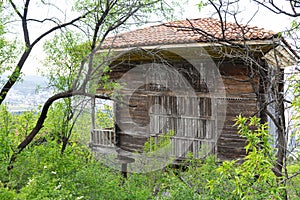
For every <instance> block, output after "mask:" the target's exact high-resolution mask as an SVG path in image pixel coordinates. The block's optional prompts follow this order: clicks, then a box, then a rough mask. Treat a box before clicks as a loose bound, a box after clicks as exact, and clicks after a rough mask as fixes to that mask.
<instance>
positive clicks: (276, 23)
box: [23, 0, 291, 75]
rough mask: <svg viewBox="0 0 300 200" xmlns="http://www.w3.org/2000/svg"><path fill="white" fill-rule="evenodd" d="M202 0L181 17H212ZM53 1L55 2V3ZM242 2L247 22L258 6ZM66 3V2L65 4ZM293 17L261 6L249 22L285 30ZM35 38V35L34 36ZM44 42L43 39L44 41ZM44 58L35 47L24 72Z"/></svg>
mask: <svg viewBox="0 0 300 200" xmlns="http://www.w3.org/2000/svg"><path fill="white" fill-rule="evenodd" d="M199 1H200V0H188V5H184V4H182V5H183V6H184V7H183V10H184V12H183V15H182V17H181V19H186V18H189V19H193V18H201V17H211V16H212V13H211V11H212V10H211V7H206V8H204V9H203V10H201V12H199V10H198V7H197V3H199ZM55 2H59V3H63V4H64V3H66V2H67V0H65V1H55ZM55 2H53V3H55ZM241 2H242V4H241V5H240V8H239V10H241V11H242V13H241V14H240V16H239V19H241V22H242V23H243V24H246V23H247V22H248V21H249V20H250V19H251V17H252V16H253V14H254V13H255V12H256V10H257V8H258V6H257V5H255V4H254V3H251V4H250V1H249V0H241ZM65 5H66V4H65ZM61 9H62V10H63V11H66V10H67V9H64V8H61ZM36 10H37V11H36V12H31V15H32V17H34V15H39V14H41V13H43V12H41V10H40V8H36ZM45 12H47V13H48V12H51V11H49V10H46V11H45ZM214 17H217V16H214ZM290 21H291V19H289V18H288V17H285V16H283V15H276V14H273V13H271V12H270V11H268V10H266V9H265V8H262V7H260V10H259V11H258V13H257V14H256V16H255V17H254V18H253V19H252V21H251V22H250V23H249V24H250V25H252V26H258V27H262V28H265V29H268V30H273V31H282V30H285V29H286V27H288V26H289V25H290V24H289V23H290ZM47 29H48V28H47V27H45V26H44V27H36V28H35V30H34V35H38V34H40V33H41V31H42V32H43V31H44V30H47ZM32 38H34V37H32ZM42 42H43V41H42ZM42 58H43V53H42V45H41V44H40V45H38V46H36V47H34V49H33V51H32V55H31V56H30V58H29V59H28V60H27V62H26V64H25V66H24V68H23V72H24V73H25V74H26V75H34V74H36V70H37V66H40V65H41V63H40V62H39V61H38V60H41V59H42Z"/></svg>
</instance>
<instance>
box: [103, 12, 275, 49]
mask: <svg viewBox="0 0 300 200" xmlns="http://www.w3.org/2000/svg"><path fill="white" fill-rule="evenodd" d="M191 24H192V25H193V26H194V27H195V28H196V29H197V30H196V29H193V28H192V26H191ZM188 27H191V28H190V29H189V28H188ZM241 28H242V29H241ZM199 30H202V31H201V32H203V33H202V34H201V32H199ZM205 33H207V34H205ZM276 35H278V33H276V32H274V31H270V30H267V29H264V28H259V27H257V26H251V25H248V24H247V25H243V24H240V25H239V24H237V23H234V22H230V21H226V30H222V28H221V21H220V20H218V19H216V18H212V17H207V18H195V19H188V18H187V19H181V20H174V21H170V22H164V23H160V24H155V25H151V26H147V27H143V28H138V29H135V30H132V31H128V32H123V33H120V34H117V35H116V36H114V37H109V38H106V40H105V42H104V44H103V47H113V48H123V47H137V46H149V45H164V44H183V43H197V42H211V39H212V38H216V39H217V38H220V39H224V36H225V39H227V40H231V41H242V40H270V39H272V38H273V37H274V36H276Z"/></svg>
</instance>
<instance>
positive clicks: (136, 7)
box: [0, 0, 167, 168]
mask: <svg viewBox="0 0 300 200" xmlns="http://www.w3.org/2000/svg"><path fill="white" fill-rule="evenodd" d="M30 2H31V1H30V0H27V1H25V2H24V3H25V4H24V5H16V4H15V3H14V2H13V1H9V5H10V6H11V7H12V8H13V12H15V13H16V14H17V16H18V17H19V18H20V19H21V21H22V22H23V23H22V28H23V32H24V42H25V46H26V48H25V51H24V52H23V54H22V56H21V59H20V61H19V64H17V67H16V68H15V70H14V72H13V74H12V75H11V76H10V79H14V80H9V81H8V82H7V83H6V84H5V85H4V87H3V89H2V92H0V95H1V96H3V98H4V97H5V95H6V93H7V92H8V91H9V89H10V88H11V87H12V85H13V84H14V83H15V78H16V77H19V73H20V70H21V69H22V66H23V65H24V63H25V62H26V60H27V58H28V57H29V55H30V52H31V51H32V49H33V47H34V46H35V45H36V44H37V43H39V42H40V41H41V39H43V38H44V37H45V36H46V35H49V34H50V33H53V32H54V31H57V30H64V31H65V32H64V33H65V34H63V36H62V37H63V38H60V39H58V38H57V37H54V44H53V45H54V46H51V44H49V43H47V44H46V50H47V51H48V52H49V53H53V56H52V58H50V57H48V61H50V63H51V64H52V65H53V67H54V68H55V70H62V72H63V73H62V75H60V73H59V72H50V77H53V79H54V77H55V79H56V80H53V83H54V85H55V87H56V89H57V90H56V91H57V92H56V93H55V94H54V95H53V96H51V97H50V98H49V99H48V100H47V101H46V102H45V103H44V105H43V106H42V109H41V112H40V114H39V117H38V120H37V122H36V124H35V126H34V127H33V129H32V130H31V131H30V132H29V133H28V135H27V136H26V138H25V139H24V140H23V141H22V142H21V143H20V144H19V145H18V147H17V150H16V151H15V152H14V154H13V156H12V158H11V163H13V162H14V161H15V159H16V156H17V154H19V153H20V152H21V151H22V150H23V149H24V148H26V147H27V146H28V145H29V144H30V143H31V142H32V141H33V139H34V138H35V136H36V135H37V134H38V133H39V132H40V130H41V129H42V127H43V126H44V122H45V120H46V118H47V115H48V110H49V109H50V108H51V105H52V104H53V103H54V102H55V101H58V100H62V101H65V102H64V103H65V104H66V105H74V104H73V102H74V101H71V100H70V101H69V100H67V99H70V98H75V97H77V96H84V97H90V98H91V97H92V98H102V99H112V98H111V97H110V96H108V95H105V94H103V95H95V89H96V88H97V86H98V82H99V79H100V80H101V78H100V77H105V76H103V73H104V72H105V71H106V70H107V67H106V66H108V63H109V62H110V61H109V58H110V56H111V51H110V50H108V51H107V52H104V54H97V56H95V54H96V53H97V52H98V50H99V49H100V48H101V45H102V44H103V41H104V40H105V38H106V37H107V36H108V35H109V34H113V33H114V32H117V31H120V30H122V29H124V28H126V27H127V25H128V24H127V23H128V22H129V21H131V20H138V21H136V22H138V23H142V22H144V19H146V17H143V16H146V15H147V14H149V13H152V14H153V13H155V12H157V13H161V14H162V15H165V14H167V13H165V9H164V8H165V7H166V4H164V1H162V0H153V1H152V0H151V1H148V0H147V1H144V0H138V1H130V2H128V1H119V0H113V1H94V0H91V1H76V2H74V6H73V9H74V10H76V12H77V14H78V15H79V17H77V18H75V19H73V20H71V21H68V22H65V23H55V26H54V27H53V28H51V29H50V30H48V31H46V32H45V33H44V34H42V35H40V36H39V37H37V39H35V40H33V41H31V40H30V37H29V35H30V34H29V33H30V32H29V29H28V26H29V21H33V22H36V23H41V22H44V21H51V22H53V20H54V21H55V20H56V18H53V19H52V18H46V19H45V20H36V19H35V20H33V19H29V18H28V12H29V10H30V9H29V8H30V5H29V4H30ZM41 3H42V4H41V5H43V6H48V5H51V6H53V4H48V3H46V2H44V1H43V2H41ZM158 8H161V9H158ZM20 10H23V12H20ZM55 22H56V21H55ZM57 24H58V25H57ZM69 25H74V27H77V28H78V29H76V28H75V29H69V30H67V29H66V28H67V27H69ZM78 30H79V31H78ZM71 33H72V34H71ZM77 33H78V34H79V35H80V37H81V38H80V40H79V42H80V43H81V42H82V41H83V43H82V44H79V45H78V43H77V42H78V41H76V40H77V38H78V36H77ZM71 35H72V36H71ZM69 44H70V46H68V45H69ZM82 45H83V46H82ZM58 47H62V48H61V49H59V48H58ZM82 47H84V48H82ZM52 48H54V49H56V50H58V51H57V53H55V52H53V51H52ZM50 49H51V50H50ZM85 50H86V51H85ZM60 53H62V54H60ZM62 55H65V57H62ZM83 55H84V56H85V57H84V58H82V57H81V56H83ZM59 58H62V60H59ZM79 60H80V65H79V63H78V62H79ZM59 67H60V68H59ZM45 71H46V70H45ZM63 76H64V77H63ZM68 78H69V79H68ZM104 80H107V78H104ZM0 103H1V102H0ZM65 111H66V112H65V113H64V115H65V116H66V117H65V118H66V119H70V118H71V117H70V116H72V115H73V114H74V113H72V111H71V110H70V109H68V108H67V110H65ZM71 127H72V125H71ZM71 127H69V129H68V130H70V128H71ZM68 135H70V132H69V131H68ZM68 135H66V134H64V137H65V138H68ZM67 140H68V139H66V140H65V141H67ZM9 168H11V167H9Z"/></svg>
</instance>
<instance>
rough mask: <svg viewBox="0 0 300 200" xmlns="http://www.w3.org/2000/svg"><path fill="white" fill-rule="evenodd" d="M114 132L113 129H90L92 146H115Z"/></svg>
mask: <svg viewBox="0 0 300 200" xmlns="http://www.w3.org/2000/svg"><path fill="white" fill-rule="evenodd" d="M115 144H116V134H115V132H114V130H113V129H94V130H92V131H91V146H92V147H115Z"/></svg>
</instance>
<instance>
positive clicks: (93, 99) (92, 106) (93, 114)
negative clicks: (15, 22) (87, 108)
mask: <svg viewBox="0 0 300 200" xmlns="http://www.w3.org/2000/svg"><path fill="white" fill-rule="evenodd" d="M95 104H96V102H95V97H92V98H91V124H92V126H91V141H90V142H91V144H93V132H94V130H95V107H96V106H95Z"/></svg>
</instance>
